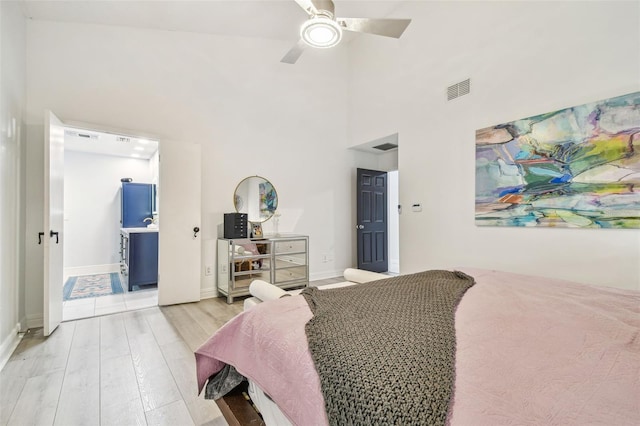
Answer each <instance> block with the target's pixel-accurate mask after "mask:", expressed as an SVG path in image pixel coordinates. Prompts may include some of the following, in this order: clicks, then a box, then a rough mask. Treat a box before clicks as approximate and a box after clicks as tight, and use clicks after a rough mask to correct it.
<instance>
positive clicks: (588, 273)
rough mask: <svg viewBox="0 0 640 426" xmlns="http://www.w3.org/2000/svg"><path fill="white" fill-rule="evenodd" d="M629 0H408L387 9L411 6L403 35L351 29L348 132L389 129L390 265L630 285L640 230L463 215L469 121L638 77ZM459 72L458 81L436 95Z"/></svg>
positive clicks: (629, 86) (528, 110)
mask: <svg viewBox="0 0 640 426" xmlns="http://www.w3.org/2000/svg"><path fill="white" fill-rule="evenodd" d="M639 7H640V4H639V3H638V2H613V1H607V2H410V3H409V4H408V5H407V6H405V7H404V8H400V9H398V10H397V11H396V12H395V15H396V16H397V17H411V18H412V19H413V22H412V23H411V25H410V26H409V28H408V29H407V31H406V32H405V34H404V35H403V37H402V39H400V40H386V39H383V40H379V39H376V40H374V39H373V38H365V37H361V38H359V39H358V40H356V41H355V42H354V43H353V45H352V50H351V57H350V65H351V66H350V78H349V87H350V97H349V116H350V122H349V126H350V127H349V134H350V139H351V141H352V143H353V144H357V143H358V142H359V141H363V140H372V139H375V138H378V137H381V136H383V135H388V134H391V133H395V132H399V134H400V135H401V146H400V151H401V152H400V155H399V171H400V202H401V204H403V206H404V207H405V209H404V212H403V214H402V216H401V224H400V228H401V231H400V233H401V235H400V246H401V247H400V251H401V255H402V262H401V270H402V272H403V273H407V272H413V271H418V270H424V269H430V268H443V267H455V266H463V265H467V266H476V267H484V268H495V269H503V270H509V271H515V272H522V273H529V274H535V275H542V276H555V277H560V278H564V279H570V280H575V281H581V282H588V283H595V284H603V285H608V286H616V287H624V288H636V289H640V230H606V229H551V228H534V229H530V228H527V229H524V228H489V227H476V226H475V225H474V197H475V187H474V179H475V166H474V161H475V145H474V142H475V130H476V129H479V128H483V127H486V126H489V125H494V124H497V123H504V122H508V121H511V120H514V119H518V118H524V117H528V116H532V115H535V114H540V113H544V112H548V111H553V110H556V109H560V108H564V107H569V106H573V105H580V104H582V103H585V102H589V101H595V100H599V99H604V98H608V97H613V96H617V95H622V94H625V93H630V92H634V91H637V90H640V37H639V35H638V27H639V26H640V10H639ZM621 64H622V65H621ZM469 77H470V78H471V94H470V95H467V96H464V97H461V98H459V99H456V100H454V101H451V102H447V101H446V87H447V86H448V85H450V84H453V83H457V82H459V81H462V80H464V79H466V78H469ZM371 87H375V89H376V90H370V89H371ZM413 203H422V205H423V211H422V212H421V213H412V212H410V209H408V208H407V207H408V206H410V205H411V204H413Z"/></svg>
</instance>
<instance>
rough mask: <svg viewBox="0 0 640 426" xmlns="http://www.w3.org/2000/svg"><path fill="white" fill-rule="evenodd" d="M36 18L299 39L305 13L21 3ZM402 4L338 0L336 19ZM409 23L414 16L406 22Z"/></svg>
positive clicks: (80, 0) (272, 8)
mask: <svg viewBox="0 0 640 426" xmlns="http://www.w3.org/2000/svg"><path fill="white" fill-rule="evenodd" d="M22 1H23V3H24V12H25V15H26V16H27V17H29V18H32V19H38V20H50V21H62V22H75V23H91V24H103V25H117V26H126V27H134V28H148V29H158V30H169V31H188V32H196V33H209V34H219V35H230V36H241V37H259V38H267V39H276V40H291V41H292V42H294V41H295V40H296V39H297V38H298V31H299V27H300V25H301V24H302V23H303V22H304V20H305V19H306V17H307V14H306V13H305V12H304V11H303V10H302V9H301V8H300V7H299V6H298V5H297V4H296V3H295V1H294V0H201V1H192V0H173V1H161V0H147V1H133V0H111V1H104V0H74V1H60V0H22ZM403 3H408V2H407V1H404V0H385V1H370V0H357V1H354V0H346V1H341V0H335V9H336V15H337V16H341V17H354V18H384V17H387V16H388V15H389V14H390V13H392V12H393V11H394V10H395V9H397V8H398V7H400V6H401V5H402V4H403ZM407 18H410V17H407Z"/></svg>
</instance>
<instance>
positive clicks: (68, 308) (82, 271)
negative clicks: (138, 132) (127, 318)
mask: <svg viewBox="0 0 640 426" xmlns="http://www.w3.org/2000/svg"><path fill="white" fill-rule="evenodd" d="M158 145H159V144H158V142H157V141H154V140H148V139H144V138H137V137H133V136H129V135H121V134H114V133H105V132H100V131H95V130H88V129H80V128H75V127H65V133H64V147H65V148H64V154H65V158H64V235H65V243H64V255H63V259H64V264H63V275H64V278H63V283H64V289H63V302H62V303H63V316H62V319H63V321H67V320H73V319H78V318H87V317H92V316H98V315H104V314H111V313H116V312H122V311H127V310H134V309H142V308H146V307H151V306H156V305H157V304H158V289H157V276H158V264H157V262H158V233H159V212H158V209H157V208H156V206H158V197H159V193H160V191H159V155H158ZM125 186H126V189H130V188H131V187H133V186H135V187H136V190H139V189H145V191H146V192H144V195H143V194H137V193H136V194H134V195H135V197H137V198H136V199H134V201H135V203H133V204H135V206H134V208H135V209H136V215H137V216H140V217H139V218H138V222H137V223H136V224H135V225H130V224H123V223H122V219H123V214H126V213H125V212H127V211H131V208H130V207H128V206H130V205H131V204H132V203H131V202H130V201H129V202H126V201H125V203H124V205H123V188H125ZM126 193H128V192H125V194H126ZM138 200H142V201H138ZM147 225H149V226H147ZM129 227H132V228H129ZM133 227H135V228H133ZM123 228H125V229H124V230H123ZM134 242H135V245H134ZM134 259H135V260H137V262H138V263H137V265H136V266H135V268H136V269H135V271H134V270H132V269H131V268H130V266H131V267H133V265H132V262H134ZM132 272H133V273H134V275H133V276H132V275H131V274H132ZM140 273H142V274H146V276H147V278H146V279H144V280H142V281H141V280H140V279H139V278H138V277H139V276H140ZM136 274H138V275H136ZM149 276H152V277H154V278H148V277H149ZM132 278H133V279H132ZM130 284H131V285H130Z"/></svg>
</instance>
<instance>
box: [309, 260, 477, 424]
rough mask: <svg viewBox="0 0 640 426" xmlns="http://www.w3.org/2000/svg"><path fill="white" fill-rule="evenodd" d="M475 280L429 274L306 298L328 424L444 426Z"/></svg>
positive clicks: (315, 292)
mask: <svg viewBox="0 0 640 426" xmlns="http://www.w3.org/2000/svg"><path fill="white" fill-rule="evenodd" d="M473 284H474V279H473V278H472V277H470V276H468V275H466V274H464V273H462V272H458V271H456V272H451V271H427V272H420V273H417V274H412V275H403V276H399V277H394V278H389V279H383V280H379V281H375V282H371V283H365V284H361V285H356V286H351V287H344V288H337V289H331V290H318V289H317V288H307V289H305V290H304V291H303V292H302V294H303V295H304V297H305V299H306V300H307V303H308V304H309V307H310V309H311V311H312V312H313V318H312V319H311V320H310V321H309V322H308V323H307V324H306V334H307V340H308V341H309V350H310V352H311V356H312V358H313V361H314V363H315V367H316V370H317V371H318V375H319V376H320V384H321V388H322V394H323V396H324V400H325V408H326V410H327V417H328V420H329V424H331V425H412V424H413V425H444V424H445V422H446V419H447V412H448V409H449V401H450V399H451V395H452V393H453V385H454V378H455V350H456V337H455V323H454V319H455V310H456V307H457V305H458V303H459V302H460V299H461V298H462V296H463V295H464V293H465V291H467V289H469V288H470V287H471V286H472V285H473Z"/></svg>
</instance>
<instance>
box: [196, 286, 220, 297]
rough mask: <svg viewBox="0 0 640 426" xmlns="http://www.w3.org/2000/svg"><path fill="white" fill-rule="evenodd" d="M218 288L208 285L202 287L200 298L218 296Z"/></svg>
mask: <svg viewBox="0 0 640 426" xmlns="http://www.w3.org/2000/svg"><path fill="white" fill-rule="evenodd" d="M218 296H219V294H218V289H217V288H216V287H206V288H201V289H200V299H201V300H202V299H213V298H214V297H218Z"/></svg>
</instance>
